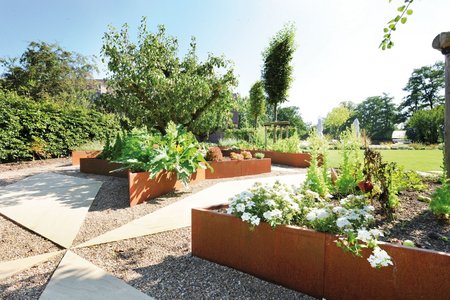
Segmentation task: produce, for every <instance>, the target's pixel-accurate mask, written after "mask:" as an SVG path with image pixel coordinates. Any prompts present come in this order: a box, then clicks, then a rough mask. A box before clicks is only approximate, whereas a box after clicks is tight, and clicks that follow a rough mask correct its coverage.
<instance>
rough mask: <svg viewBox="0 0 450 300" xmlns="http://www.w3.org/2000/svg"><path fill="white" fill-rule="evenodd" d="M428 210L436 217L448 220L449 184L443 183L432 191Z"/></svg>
mask: <svg viewBox="0 0 450 300" xmlns="http://www.w3.org/2000/svg"><path fill="white" fill-rule="evenodd" d="M430 209H431V211H432V212H433V213H434V214H435V215H436V216H438V217H441V218H445V219H449V220H450V183H444V184H443V185H442V186H441V187H439V188H437V189H436V190H435V191H434V193H433V195H431V202H430Z"/></svg>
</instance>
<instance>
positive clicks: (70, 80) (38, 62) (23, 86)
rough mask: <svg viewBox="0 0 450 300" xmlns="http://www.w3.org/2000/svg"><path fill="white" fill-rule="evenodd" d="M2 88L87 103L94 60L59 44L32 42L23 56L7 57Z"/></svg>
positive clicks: (30, 95) (24, 93) (37, 99)
mask: <svg viewBox="0 0 450 300" xmlns="http://www.w3.org/2000/svg"><path fill="white" fill-rule="evenodd" d="M0 64H1V65H2V66H3V68H4V69H5V73H4V74H3V75H2V77H3V79H2V84H1V86H0V87H1V88H2V89H3V90H9V91H15V92H16V93H18V94H19V95H22V96H27V97H30V98H32V99H34V100H36V101H39V100H42V99H45V98H49V97H50V98H55V97H58V98H63V99H65V100H70V101H75V102H79V104H80V102H81V103H82V104H85V103H83V99H85V98H86V97H87V96H88V95H86V91H88V90H89V86H90V85H89V79H91V78H92V72H93V71H95V70H96V67H95V65H94V62H93V59H92V58H90V57H85V56H82V55H80V54H77V53H75V52H70V51H67V50H65V49H63V48H61V47H60V46H58V45H57V44H48V43H45V42H31V43H30V44H29V45H28V48H27V50H26V51H25V52H24V53H23V54H22V56H21V57H20V58H10V59H6V58H3V59H1V60H0Z"/></svg>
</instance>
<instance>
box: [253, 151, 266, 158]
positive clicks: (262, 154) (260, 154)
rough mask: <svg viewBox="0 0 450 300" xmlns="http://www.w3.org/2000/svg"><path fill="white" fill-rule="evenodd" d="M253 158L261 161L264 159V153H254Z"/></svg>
mask: <svg viewBox="0 0 450 300" xmlns="http://www.w3.org/2000/svg"><path fill="white" fill-rule="evenodd" d="M255 158H256V159H263V158H264V153H261V152H256V153H255Z"/></svg>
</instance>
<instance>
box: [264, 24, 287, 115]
mask: <svg viewBox="0 0 450 300" xmlns="http://www.w3.org/2000/svg"><path fill="white" fill-rule="evenodd" d="M294 37H295V28H294V26H293V24H288V25H286V26H285V27H284V28H283V29H282V30H281V31H279V32H278V33H277V34H276V35H275V37H273V39H272V40H271V42H270V44H269V46H268V47H267V49H266V50H265V51H264V52H263V59H264V68H263V71H262V77H263V79H264V88H265V90H266V94H267V101H268V103H269V104H270V105H271V106H272V107H273V112H274V113H273V115H274V120H275V121H276V120H277V106H278V104H280V103H283V102H285V101H286V100H287V96H288V90H289V87H290V85H291V82H292V69H293V67H292V58H293V56H294V52H295V44H294Z"/></svg>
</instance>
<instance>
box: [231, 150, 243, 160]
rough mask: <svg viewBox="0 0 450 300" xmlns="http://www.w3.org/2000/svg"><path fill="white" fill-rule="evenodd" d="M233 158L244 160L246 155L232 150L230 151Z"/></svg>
mask: <svg viewBox="0 0 450 300" xmlns="http://www.w3.org/2000/svg"><path fill="white" fill-rule="evenodd" d="M230 158H231V160H244V156H243V155H242V154H240V153H235V152H231V153H230Z"/></svg>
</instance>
